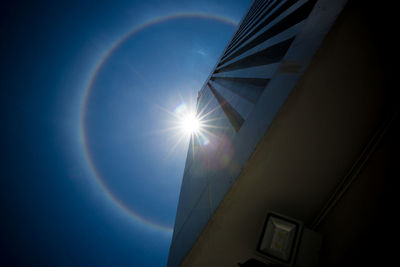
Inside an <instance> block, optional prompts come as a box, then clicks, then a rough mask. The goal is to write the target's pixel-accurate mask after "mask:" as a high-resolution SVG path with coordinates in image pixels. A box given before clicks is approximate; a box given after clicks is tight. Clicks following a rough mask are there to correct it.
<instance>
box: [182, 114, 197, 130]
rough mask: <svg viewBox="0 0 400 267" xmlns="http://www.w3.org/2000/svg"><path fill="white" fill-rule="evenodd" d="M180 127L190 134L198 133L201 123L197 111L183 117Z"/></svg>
mask: <svg viewBox="0 0 400 267" xmlns="http://www.w3.org/2000/svg"><path fill="white" fill-rule="evenodd" d="M180 127H181V129H182V130H183V132H185V133H186V134H188V135H190V134H196V133H199V131H200V129H201V123H200V120H199V119H198V118H197V116H196V114H195V113H189V114H186V115H185V116H183V117H182V118H181V121H180Z"/></svg>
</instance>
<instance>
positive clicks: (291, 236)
mask: <svg viewBox="0 0 400 267" xmlns="http://www.w3.org/2000/svg"><path fill="white" fill-rule="evenodd" d="M302 228H303V224H302V223H301V222H300V221H298V220H295V219H292V218H289V217H287V216H283V215H281V214H277V213H275V212H268V213H267V218H266V220H265V223H264V227H263V230H262V234H261V238H260V240H259V242H258V247H257V251H258V252H260V253H262V254H264V255H266V256H268V257H269V258H273V259H275V260H278V262H281V263H286V264H289V265H290V263H291V262H292V261H293V259H294V254H295V253H296V250H297V246H298V243H299V239H300V235H301V232H302Z"/></svg>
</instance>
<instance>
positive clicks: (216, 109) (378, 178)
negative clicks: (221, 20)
mask: <svg viewBox="0 0 400 267" xmlns="http://www.w3.org/2000/svg"><path fill="white" fill-rule="evenodd" d="M392 15H393V14H391V12H390V7H387V6H382V5H380V4H378V3H375V4H374V3H365V2H363V1H345V0H308V1H307V0H299V1H292V0H287V1H267V0H265V1H262V0H256V1H254V2H253V4H252V5H251V6H250V8H249V10H248V12H247V14H246V15H245V16H244V18H243V19H242V21H241V23H240V25H239V27H238V29H237V31H236V33H235V34H234V36H233V38H232V39H231V41H230V43H229V44H228V46H227V47H226V49H225V52H224V53H223V55H222V56H221V58H220V59H219V61H218V63H217V65H216V67H215V69H214V70H213V71H212V73H211V74H210V76H209V78H208V79H207V81H206V82H205V84H204V86H203V88H202V89H201V90H200V92H199V97H198V102H197V105H198V112H200V113H202V114H204V113H207V114H208V117H207V119H208V120H209V123H210V124H212V125H213V126H215V127H214V128H208V129H207V130H208V132H207V134H206V135H205V137H204V138H200V139H199V138H194V140H193V142H192V143H191V144H190V147H189V151H188V155H187V161H186V166H185V171H184V177H183V181H182V187H181V193H180V199H179V203H178V210H177V215H176V221H175V226H174V233H173V238H172V243H171V248H170V254H169V259H168V266H178V265H183V266H237V264H238V263H244V262H246V261H248V260H250V259H254V260H257V261H258V262H261V263H264V264H268V263H279V264H282V265H294V264H297V265H299V266H304V264H303V265H302V264H301V263H299V262H296V261H297V260H298V258H299V257H298V254H296V255H297V256H296V255H294V256H293V260H292V261H291V262H287V263H285V262H281V261H279V260H278V261H274V260H273V259H271V258H269V257H268V256H265V255H263V254H262V253H259V251H257V244H258V243H259V240H260V236H261V235H262V233H263V226H264V224H265V220H266V214H267V211H275V212H277V213H279V214H284V215H285V216H288V217H290V218H295V219H296V220H299V221H300V222H302V223H303V224H304V226H305V227H307V228H308V229H311V230H312V231H313V232H315V233H318V234H319V235H320V236H322V238H323V239H322V240H323V241H322V243H321V246H320V247H318V251H316V253H317V254H318V255H317V260H318V261H319V264H320V265H321V266H338V265H339V266H342V265H346V264H349V265H355V264H358V265H360V264H363V263H375V264H376V265H375V266H384V265H385V263H387V264H388V262H389V261H390V260H391V259H393V258H394V256H395V255H396V254H395V246H392V245H391V241H392V240H394V239H395V233H394V232H395V229H392V227H390V226H389V225H390V224H391V223H389V222H390V221H391V220H392V219H393V218H392V214H393V212H394V207H395V204H394V203H396V200H397V197H396V195H395V194H394V193H393V190H394V189H393V188H394V186H393V185H394V179H393V178H394V177H397V178H398V177H400V175H399V172H398V170H397V169H396V168H394V166H395V165H396V163H397V162H398V160H397V158H396V157H395V154H396V153H394V151H396V150H398V141H397V139H398V138H397V136H399V134H398V127H397V125H398V116H397V114H398V112H397V110H398V108H397V103H398V96H397V94H396V93H395V90H392V89H391V88H393V86H392V85H391V82H390V81H392V80H393V79H394V78H393V77H394V75H393V72H394V69H395V68H392V65H393V64H392V62H391V53H392V51H394V50H393V44H392V42H391V40H390V37H388V35H387V33H386V31H384V30H385V29H388V27H390V25H393V24H391V23H392V21H391V20H393V19H394V17H395V16H392ZM299 242H301V240H300V241H299ZM297 251H298V250H297ZM366 255H368V257H366ZM254 264H255V263H254ZM309 264H310V266H311V265H317V262H313V263H312V264H311V263H309ZM248 266H251V261H249V262H248ZM254 266H256V265H254Z"/></svg>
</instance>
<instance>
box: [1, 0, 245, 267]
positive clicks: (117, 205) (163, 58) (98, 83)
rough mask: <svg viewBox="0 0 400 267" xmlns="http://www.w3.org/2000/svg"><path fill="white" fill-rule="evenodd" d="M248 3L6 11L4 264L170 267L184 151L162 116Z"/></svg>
mask: <svg viewBox="0 0 400 267" xmlns="http://www.w3.org/2000/svg"><path fill="white" fill-rule="evenodd" d="M249 5H250V1H249V0H246V1H137V2H136V1H26V2H19V1H13V2H12V3H11V2H10V3H9V4H8V5H7V4H6V5H4V4H2V6H1V8H0V38H1V39H0V40H1V42H0V89H1V95H0V114H1V138H0V142H1V163H0V164H1V169H0V171H1V172H0V207H1V210H0V211H1V213H0V265H16V266H20V265H24V266H26V265H30V266H39V265H40V266H55V265H57V266H71V265H75V266H107V265H112V266H164V265H165V264H166V261H167V257H168V250H169V245H170V241H171V236H172V233H171V232H170V231H168V229H171V228H172V227H173V224H174V220H175V213H176V206H177V201H178V198H179V190H180V183H181V179H182V173H183V167H184V163H185V158H186V149H187V142H181V143H179V144H178V145H177V146H176V147H175V148H174V145H175V144H176V142H177V133H176V132H174V131H169V130H167V129H168V128H170V127H171V126H172V125H173V124H174V123H176V121H174V118H173V116H171V115H170V114H169V113H168V112H173V111H174V109H175V108H176V107H177V106H179V105H180V104H182V103H183V102H185V103H189V102H190V101H192V102H194V101H195V98H196V96H197V95H196V94H197V91H198V90H199V89H200V88H201V86H202V84H203V82H204V81H205V79H206V78H207V76H208V74H209V73H210V71H211V69H212V68H213V66H214V64H215V63H216V61H217V59H218V57H219V56H220V54H221V53H222V51H223V49H224V47H225V45H226V44H227V42H228V41H229V38H230V37H231V36H232V34H233V32H234V27H233V26H232V21H234V22H235V21H236V22H238V21H239V20H240V19H241V17H242V16H243V14H244V13H245V11H246V10H247V8H248V6H249ZM194 13H195V14H198V15H196V16H193V15H191V16H188V15H187V14H194ZM176 14H180V15H181V16H180V17H179V16H178V17H176V16H175V18H170V19H166V20H160V21H159V22H157V20H156V19H160V18H165V17H168V16H169V17H171V16H172V17H173V16H174V15H176ZM182 14H186V15H183V16H182ZM199 14H200V15H199ZM207 17H208V18H207ZM149 22H157V23H153V24H151V23H150V24H146V23H149ZM141 25H142V26H143V25H148V27H140V26H141ZM138 27H139V28H138ZM135 29H136V30H137V31H136V32H135V31H134V30H135ZM138 29H139V30H138ZM132 31H133V33H134V34H132V35H130V36H128V38H125V39H122V38H123V37H124V36H125V37H126V36H127V34H128V33H129V32H132ZM119 41H122V42H119ZM118 42H119V43H118ZM116 44H119V45H118V46H116ZM112 48H114V50H110V49H112ZM110 51H111V52H112V53H108V52H110ZM102 60H103V61H102ZM100 63H102V64H100ZM96 70H97V71H96ZM88 87H90V91H88V90H87V88H88ZM85 95H86V96H87V97H86V102H85ZM84 103H86V105H84ZM82 122H83V124H81V123H82ZM81 126H83V127H81ZM85 148H86V149H85ZM96 173H97V175H96Z"/></svg>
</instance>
